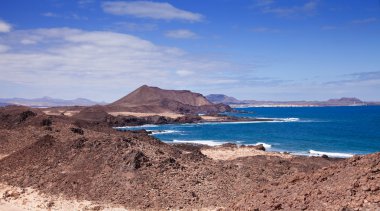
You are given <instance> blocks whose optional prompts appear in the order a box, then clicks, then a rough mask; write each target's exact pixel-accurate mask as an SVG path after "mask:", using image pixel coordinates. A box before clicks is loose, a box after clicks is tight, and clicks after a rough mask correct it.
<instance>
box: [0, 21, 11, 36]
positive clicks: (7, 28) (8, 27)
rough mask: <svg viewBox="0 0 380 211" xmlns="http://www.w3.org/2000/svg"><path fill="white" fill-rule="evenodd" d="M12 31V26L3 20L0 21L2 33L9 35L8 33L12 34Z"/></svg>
mask: <svg viewBox="0 0 380 211" xmlns="http://www.w3.org/2000/svg"><path fill="white" fill-rule="evenodd" d="M11 30H12V26H11V25H10V24H9V23H7V22H5V21H3V20H0V33H7V32H10V31H11Z"/></svg>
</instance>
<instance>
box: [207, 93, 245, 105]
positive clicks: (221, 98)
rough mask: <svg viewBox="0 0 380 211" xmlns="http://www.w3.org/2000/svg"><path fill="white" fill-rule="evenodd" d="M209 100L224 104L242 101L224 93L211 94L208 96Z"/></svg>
mask: <svg viewBox="0 0 380 211" xmlns="http://www.w3.org/2000/svg"><path fill="white" fill-rule="evenodd" d="M206 98H207V100H209V101H210V102H212V103H223V104H239V103H242V101H240V100H238V99H236V98H234V97H229V96H227V95H223V94H210V95H207V96H206Z"/></svg>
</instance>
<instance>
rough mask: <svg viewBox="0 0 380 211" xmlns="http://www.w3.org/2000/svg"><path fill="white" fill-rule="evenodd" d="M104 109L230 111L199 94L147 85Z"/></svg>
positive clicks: (177, 111) (163, 111)
mask: <svg viewBox="0 0 380 211" xmlns="http://www.w3.org/2000/svg"><path fill="white" fill-rule="evenodd" d="M106 107H107V109H108V110H109V111H131V112H143V113H148V112H152V113H165V112H175V113H211V112H224V111H227V110H231V108H230V107H229V106H227V105H224V104H213V103H211V102H210V101H208V100H207V99H206V98H205V97H204V96H203V95H201V94H199V93H194V92H191V91H187V90H164V89H160V88H158V87H150V86H147V85H144V86H141V87H140V88H138V89H136V90H135V91H133V92H131V93H130V94H128V95H127V96H125V97H123V98H121V99H119V100H117V101H115V102H113V103H111V104H109V105H107V106H106Z"/></svg>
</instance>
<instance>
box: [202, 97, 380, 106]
mask: <svg viewBox="0 0 380 211" xmlns="http://www.w3.org/2000/svg"><path fill="white" fill-rule="evenodd" d="M207 99H208V100H210V101H211V102H213V103H223V104H226V105H230V106H232V107H266V106H267V107H297V106H299V107H301V106H364V105H380V102H364V101H362V100H360V99H358V98H349V97H342V98H339V99H329V100H327V101H259V100H237V99H236V98H234V97H230V96H226V95H223V94H211V95H208V96H207Z"/></svg>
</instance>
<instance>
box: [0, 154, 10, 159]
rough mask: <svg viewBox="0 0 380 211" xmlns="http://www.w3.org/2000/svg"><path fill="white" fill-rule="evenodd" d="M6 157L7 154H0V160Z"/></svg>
mask: <svg viewBox="0 0 380 211" xmlns="http://www.w3.org/2000/svg"><path fill="white" fill-rule="evenodd" d="M7 156H8V155H7V154H0V160H1V159H3V158H5V157H7Z"/></svg>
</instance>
